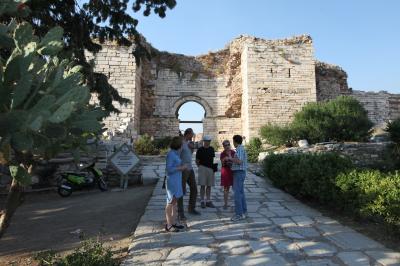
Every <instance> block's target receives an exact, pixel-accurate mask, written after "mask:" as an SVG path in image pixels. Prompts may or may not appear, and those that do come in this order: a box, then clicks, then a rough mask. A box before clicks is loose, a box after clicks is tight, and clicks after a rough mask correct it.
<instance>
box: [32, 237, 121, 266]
mask: <svg viewBox="0 0 400 266" xmlns="http://www.w3.org/2000/svg"><path fill="white" fill-rule="evenodd" d="M35 260H36V261H38V264H39V265H40V266H45V265H46V266H47V265H57V266H114V265H115V266H116V265H119V263H118V260H117V259H115V258H113V256H112V252H111V250H110V249H109V248H105V247H104V246H103V244H102V243H101V242H99V241H96V240H86V241H84V242H83V244H82V246H81V247H79V248H77V249H76V250H75V251H74V252H73V253H71V254H69V255H67V256H66V257H64V258H61V257H60V256H58V255H56V253H55V252H54V251H45V252H40V253H38V254H36V256H35Z"/></svg>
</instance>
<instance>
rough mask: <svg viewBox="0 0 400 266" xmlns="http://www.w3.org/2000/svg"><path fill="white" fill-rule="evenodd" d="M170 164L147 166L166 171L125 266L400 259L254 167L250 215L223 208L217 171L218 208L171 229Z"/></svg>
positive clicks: (311, 264)
mask: <svg viewBox="0 0 400 266" xmlns="http://www.w3.org/2000/svg"><path fill="white" fill-rule="evenodd" d="M164 168H165V166H164V165H163V163H157V162H156V163H153V164H152V165H148V166H145V167H144V169H143V175H144V177H145V178H156V177H158V178H159V182H158V183H157V185H156V187H155V189H154V192H153V196H152V198H151V199H150V201H149V203H148V206H147V208H146V211H145V214H144V215H143V216H142V218H141V221H140V223H139V225H138V227H137V228H136V231H135V234H134V239H133V242H132V244H131V246H130V248H129V257H128V259H127V260H125V261H124V263H123V264H122V265H124V266H128V265H148V266H149V265H297V266H319V265H321V266H322V265H329V266H331V265H360V266H361V265H363V266H364V265H376V266H381V265H400V253H396V252H393V251H392V250H389V249H386V248H385V247H384V246H382V245H381V244H379V243H377V242H376V241H374V240H372V239H369V238H367V237H365V236H363V235H361V234H359V233H357V232H356V231H354V230H352V229H350V228H348V227H345V226H342V225H341V224H340V223H338V222H336V221H335V220H332V219H330V218H328V217H325V216H322V214H321V213H319V212H318V211H316V210H313V209H311V208H309V207H307V206H305V205H303V204H302V203H300V202H299V201H298V200H296V199H294V198H293V197H292V196H290V195H288V194H286V193H284V192H282V191H281V190H279V189H276V188H274V187H273V186H272V185H271V184H269V183H268V182H266V181H265V180H264V179H263V178H261V177H258V176H256V175H254V174H252V173H248V175H247V179H246V182H245V191H246V197H247V204H248V212H249V218H247V219H246V220H242V221H239V222H235V223H233V222H231V221H230V217H231V216H232V215H233V208H232V207H231V208H230V209H229V210H223V209H222V205H223V191H222V189H221V187H220V186H219V183H220V181H219V180H220V177H219V175H217V181H216V184H217V186H216V187H215V188H214V190H213V191H212V199H213V201H214V204H215V205H216V206H217V208H215V209H212V208H206V209H201V208H198V210H199V211H201V216H190V215H187V218H188V220H187V229H186V231H185V232H179V233H164V231H163V226H164V223H165V218H164V207H165V191H164V190H163V189H162V188H161V186H162V181H163V176H164ZM195 172H196V170H195ZM196 176H197V175H196ZM231 199H232V194H231ZM186 203H187V196H186V197H185V204H186ZM231 205H232V206H233V202H232V204H231Z"/></svg>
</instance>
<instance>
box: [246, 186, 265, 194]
mask: <svg viewBox="0 0 400 266" xmlns="http://www.w3.org/2000/svg"><path fill="white" fill-rule="evenodd" d="M249 190H250V192H259V193H265V192H266V190H265V188H258V187H256V188H249Z"/></svg>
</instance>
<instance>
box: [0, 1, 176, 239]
mask: <svg viewBox="0 0 400 266" xmlns="http://www.w3.org/2000/svg"><path fill="white" fill-rule="evenodd" d="M127 4H128V1H127V0H124V1H122V2H121V1H117V0H103V1H102V0H90V1H88V3H86V4H84V5H83V7H80V6H79V5H78V4H77V2H75V1H73V0H46V1H45V0H30V1H29V0H2V1H1V3H0V164H5V165H9V166H10V173H11V175H12V184H11V187H10V191H9V193H8V197H7V201H6V205H5V208H4V209H3V210H2V211H1V212H0V237H1V236H2V234H3V233H4V232H5V229H6V228H7V226H8V225H9V222H10V219H11V217H12V215H13V213H14V212H15V210H16V209H17V207H18V206H19V204H20V200H21V191H22V188H23V187H24V186H25V185H27V184H29V183H30V181H31V177H30V174H31V170H32V166H33V164H34V161H35V160H37V159H43V158H51V157H53V156H55V155H56V154H57V153H58V152H60V151H62V150H66V149H67V150H70V151H71V150H73V151H79V150H80V149H81V148H82V147H83V146H84V145H85V144H86V142H87V139H88V138H89V137H93V136H96V135H97V134H98V133H99V132H100V131H101V130H102V124H101V122H100V121H101V120H102V119H103V118H104V117H105V116H106V115H107V114H108V113H109V112H111V111H114V112H118V110H117V109H116V108H115V107H114V106H113V105H112V101H113V100H115V101H118V102H120V103H125V102H127V101H128V100H127V99H124V98H122V97H120V96H119V95H118V92H117V91H116V90H115V89H114V88H113V87H112V86H111V85H109V84H108V82H107V77H106V76H104V75H103V74H100V73H94V72H93V68H92V66H91V65H90V64H89V62H87V61H86V58H85V56H84V50H85V49H86V50H88V51H90V52H92V53H96V52H98V51H99V50H100V49H101V45H100V44H98V43H96V42H95V41H94V39H96V38H97V40H98V41H99V42H100V43H102V42H104V41H105V40H116V41H117V42H118V43H119V44H124V45H130V44H131V41H132V40H135V36H136V37H137V36H138V33H137V32H136V28H135V27H136V25H137V20H135V19H133V18H132V17H130V16H129V15H128V14H127V13H126V9H127ZM142 5H144V6H145V10H144V14H145V15H149V14H150V12H151V11H152V10H153V11H154V12H155V13H156V14H158V15H159V16H160V17H164V16H165V11H166V9H167V8H173V7H174V6H175V0H136V1H135V2H134V5H133V9H134V10H135V11H138V10H140V8H141V6H142ZM100 22H103V24H101V25H99V23H100ZM136 39H137V38H136ZM137 51H139V52H140V45H139V49H137ZM138 54H140V53H138ZM91 92H97V93H98V94H99V100H100V107H95V106H92V105H90V104H89V99H90V93H91Z"/></svg>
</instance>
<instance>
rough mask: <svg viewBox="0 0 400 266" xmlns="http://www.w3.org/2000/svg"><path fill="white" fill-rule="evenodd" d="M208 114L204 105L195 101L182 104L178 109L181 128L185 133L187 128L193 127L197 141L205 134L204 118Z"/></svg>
mask: <svg viewBox="0 0 400 266" xmlns="http://www.w3.org/2000/svg"><path fill="white" fill-rule="evenodd" d="M205 115H206V111H205V109H204V107H203V106H202V105H201V104H199V103H197V102H195V101H188V102H185V103H184V104H182V105H181V106H180V107H179V108H178V111H177V116H178V119H179V130H180V131H181V132H182V133H183V132H184V131H185V129H186V128H189V127H190V128H192V129H193V131H194V133H195V141H198V140H200V139H201V137H202V135H203V119H204V117H205Z"/></svg>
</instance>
